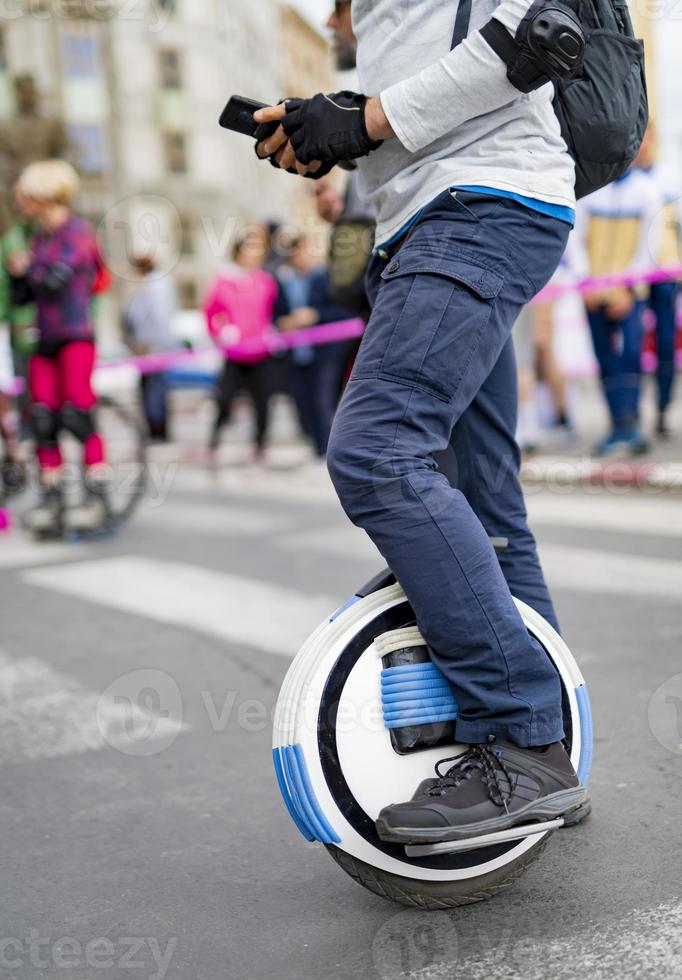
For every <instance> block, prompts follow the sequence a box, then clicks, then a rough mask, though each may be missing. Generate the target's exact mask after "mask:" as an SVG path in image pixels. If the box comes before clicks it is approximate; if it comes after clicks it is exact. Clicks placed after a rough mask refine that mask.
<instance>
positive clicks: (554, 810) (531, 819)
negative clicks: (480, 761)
mask: <svg viewBox="0 0 682 980" xmlns="http://www.w3.org/2000/svg"><path fill="white" fill-rule="evenodd" d="M588 799H589V797H588V795H587V790H586V789H585V787H584V786H576V787H575V788H574V789H569V790H560V791H559V792H558V793H550V794H549V796H543V797H542V798H541V799H539V800H536V801H534V802H533V803H529V804H528V805H527V806H525V807H523V808H522V809H521V810H516V811H515V812H514V813H510V814H505V815H504V816H501V817H491V819H490V820H479V821H478V823H471V824H467V825H466V826H465V827H443V829H442V830H441V831H438V830H437V829H435V828H433V827H389V826H388V825H387V824H386V823H385V821H384V820H382V819H381V817H379V819H378V820H377V821H376V829H377V834H378V835H379V837H380V839H381V840H383V841H386V842H387V843H391V844H445V843H447V842H448V841H458V840H468V838H469V837H481V836H483V835H485V834H493V833H495V832H496V831H498V830H509V829H512V828H514V827H518V826H520V825H523V824H526V823H542V822H543V821H545V820H556V819H557V818H558V817H565V816H567V815H568V814H570V813H573V812H574V811H575V810H578V809H580V807H582V806H583V805H584V804H585V803H586V802H587V801H588ZM586 815H587V814H585V816H586Z"/></svg>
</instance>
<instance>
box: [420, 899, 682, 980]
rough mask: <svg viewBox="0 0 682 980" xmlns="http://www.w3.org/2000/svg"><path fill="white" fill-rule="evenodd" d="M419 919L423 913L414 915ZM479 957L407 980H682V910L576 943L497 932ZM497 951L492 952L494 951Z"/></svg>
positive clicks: (601, 929) (641, 918)
mask: <svg viewBox="0 0 682 980" xmlns="http://www.w3.org/2000/svg"><path fill="white" fill-rule="evenodd" d="M414 915H415V917H417V916H419V915H421V913H418V912H416V913H414ZM481 942H482V945H481V948H480V949H479V950H478V951H477V952H476V954H469V955H468V956H465V957H462V959H459V960H458V961H457V962H454V963H453V962H449V963H438V964H434V965H433V966H430V967H425V968H422V969H416V970H414V971H411V972H410V973H406V974H403V975H404V976H405V978H406V980H458V978H460V977H461V978H466V980H489V978H490V977H501V976H504V977H505V978H506V980H547V978H548V977H568V976H570V977H584V978H586V980H587V978H589V980H613V978H614V977H661V978H663V977H666V978H671V980H672V978H674V977H679V976H680V974H681V972H682V905H680V904H679V903H676V902H670V903H665V904H661V905H657V906H655V907H654V908H649V909H634V910H633V911H632V912H629V913H628V914H627V915H624V916H622V917H620V918H618V919H614V920H613V921H611V922H606V923H596V924H595V925H593V926H590V927H589V928H588V929H584V930H577V931H576V930H573V931H572V932H571V935H570V938H567V939H554V940H552V939H550V940H545V939H543V940H541V941H535V940H532V939H530V938H528V937H526V936H520V935H518V934H515V933H514V932H513V930H512V929H511V928H509V929H505V928H504V925H502V926H501V928H499V929H498V928H496V930H495V937H494V942H493V943H491V942H490V941H489V940H488V939H485V938H484V937H483V934H482V940H481ZM491 947H492V948H491Z"/></svg>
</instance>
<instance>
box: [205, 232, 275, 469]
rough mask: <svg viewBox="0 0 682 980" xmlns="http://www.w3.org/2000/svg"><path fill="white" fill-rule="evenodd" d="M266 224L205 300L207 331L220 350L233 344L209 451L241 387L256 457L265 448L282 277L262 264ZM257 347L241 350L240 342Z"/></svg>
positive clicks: (242, 245) (242, 243)
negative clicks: (249, 409) (250, 411)
mask: <svg viewBox="0 0 682 980" xmlns="http://www.w3.org/2000/svg"><path fill="white" fill-rule="evenodd" d="M268 237H269V236H268V234H267V231H266V229H265V228H263V227H260V226H255V227H252V228H251V229H250V230H248V231H246V232H245V233H243V234H242V235H241V236H240V237H239V238H238V240H237V242H236V243H235V245H234V248H233V250H232V261H231V262H229V263H227V264H226V265H225V266H224V267H223V268H222V269H221V270H220V271H219V272H218V275H217V276H216V277H215V279H214V280H213V282H212V283H211V285H210V287H209V290H208V294H207V296H206V299H205V301H204V313H205V315H206V320H207V323H208V331H209V333H210V335H211V337H212V338H213V340H214V342H215V343H216V344H217V345H218V346H219V347H220V348H221V350H225V348H231V347H234V348H235V349H234V350H233V351H231V352H230V355H229V357H226V358H225V363H224V365H223V371H222V375H221V377H220V381H219V383H218V387H217V390H216V414H215V420H214V423H213V428H212V431H211V439H210V450H211V452H215V451H216V450H217V449H218V447H219V445H220V434H221V431H222V429H223V427H224V426H225V425H226V424H227V423H228V422H229V420H230V418H231V415H232V406H233V402H234V398H235V395H236V394H237V393H238V391H240V390H244V391H246V392H247V393H248V394H249V396H250V397H251V401H252V403H253V408H254V414H255V437H254V442H255V457H256V459H261V458H262V456H263V451H264V449H265V441H266V436H267V428H268V414H269V401H270V393H271V386H270V364H269V354H268V352H267V348H266V346H265V344H264V343H263V344H260V341H263V340H264V337H265V334H266V333H267V332H268V330H269V329H270V328H271V326H272V322H273V316H274V309H275V301H276V299H277V292H278V286H277V280H276V279H275V278H274V276H272V275H271V274H270V273H269V272H266V271H265V269H264V268H263V266H264V264H265V261H266V259H267V255H268ZM242 341H243V342H246V343H247V344H249V343H250V344H251V345H253V348H254V349H253V350H251V351H249V350H239V347H238V345H239V344H240V343H241V342H242Z"/></svg>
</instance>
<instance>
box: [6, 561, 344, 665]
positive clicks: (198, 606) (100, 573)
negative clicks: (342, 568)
mask: <svg viewBox="0 0 682 980" xmlns="http://www.w3.org/2000/svg"><path fill="white" fill-rule="evenodd" d="M22 578H23V580H24V581H25V582H27V583H29V584H30V585H38V586H42V587H44V588H47V589H52V590H54V591H56V592H61V593H64V594H66V595H71V596H76V597H77V598H79V599H85V600H86V601H88V602H96V603H99V604H100V605H104V606H109V607H111V608H113V609H120V610H121V611H122V612H125V613H133V614H136V615H139V616H144V617H146V618H147V619H153V620H157V621H158V622H162V623H170V624H173V625H176V626H181V627H185V628H188V629H195V630H199V631H200V632H203V633H209V634H211V635H212V636H217V637H220V639H223V640H227V641H229V642H231V643H245V644H248V645H249V646H255V647H259V648H260V649H262V650H266V651H268V652H269V653H274V654H277V655H279V656H283V657H292V656H293V655H294V654H295V653H296V652H297V650H298V649H299V647H300V646H301V644H302V643H303V641H304V640H305V639H306V638H307V636H308V635H309V633H311V632H312V630H313V629H315V627H316V626H317V625H318V624H319V623H320V622H321V621H322V620H323V619H324V618H326V617H327V616H329V615H331V613H332V612H333V611H334V610H335V609H336V607H337V606H338V605H339V601H338V597H337V598H336V599H334V598H329V597H325V596H321V595H319V594H314V595H306V594H304V593H302V592H298V591H294V590H293V589H289V588H286V587H283V586H277V585H270V584H268V583H266V582H261V581H255V580H253V579H249V578H245V577H244V576H242V575H232V574H228V573H226V572H214V571H211V570H209V569H206V568H201V567H200V566H197V565H190V564H185V563H184V562H174V561H154V560H152V559H149V558H141V557H121V558H108V559H103V560H101V561H87V562H79V563H78V564H73V565H62V566H60V567H52V568H45V569H34V570H31V571H28V572H25V573H24V574H23V576H22Z"/></svg>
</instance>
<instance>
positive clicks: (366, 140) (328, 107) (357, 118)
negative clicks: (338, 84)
mask: <svg viewBox="0 0 682 980" xmlns="http://www.w3.org/2000/svg"><path fill="white" fill-rule="evenodd" d="M367 102H368V99H367V96H365V95H359V94H358V93H357V92H333V93H332V94H331V95H323V94H322V93H321V92H319V93H318V94H317V95H315V96H313V98H312V99H289V100H288V101H287V102H286V104H285V109H286V111H285V114H284V116H282V117H281V122H282V128H283V130H284V132H285V133H286V135H287V136H288V137H289V140H290V141H291V146H292V149H293V151H294V154H295V156H296V159H297V160H298V161H299V163H302V164H304V166H309V165H310V164H311V163H312V162H313V161H316V160H319V161H321V162H322V163H323V164H331V165H334V164H337V163H341V162H343V161H348V160H357V159H358V158H359V157H365V156H368V154H370V153H371V152H372V151H373V150H378V149H379V147H380V146H381V144H382V142H383V141H382V140H376V139H372V138H371V136H370V135H369V133H368V130H367V126H366V123H365V108H366V105H367ZM382 112H383V110H382ZM375 113H376V107H374V109H373V110H372V111H371V116H372V118H371V122H372V125H373V128H374V129H378V128H379V120H378V118H377V119H375Z"/></svg>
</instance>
